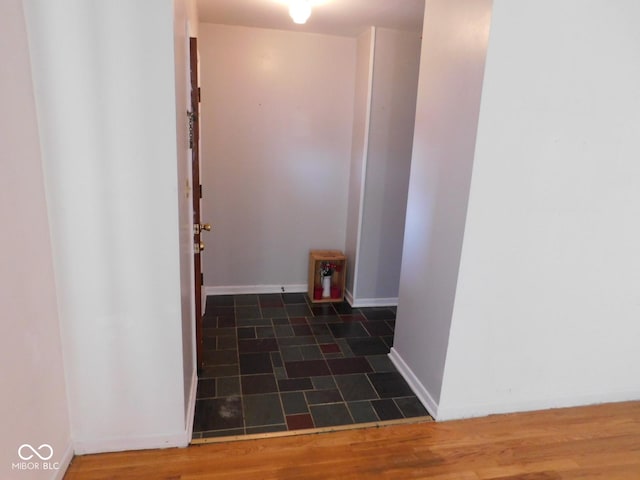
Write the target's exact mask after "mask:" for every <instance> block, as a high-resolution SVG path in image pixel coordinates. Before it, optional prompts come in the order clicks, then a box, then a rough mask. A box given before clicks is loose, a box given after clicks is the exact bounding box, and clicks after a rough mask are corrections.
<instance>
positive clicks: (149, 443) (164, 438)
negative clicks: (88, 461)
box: [56, 368, 198, 480]
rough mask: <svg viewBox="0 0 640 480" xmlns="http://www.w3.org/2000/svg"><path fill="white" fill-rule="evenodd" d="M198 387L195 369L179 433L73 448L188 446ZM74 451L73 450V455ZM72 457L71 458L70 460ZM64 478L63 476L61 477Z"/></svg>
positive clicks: (109, 449)
mask: <svg viewBox="0 0 640 480" xmlns="http://www.w3.org/2000/svg"><path fill="white" fill-rule="evenodd" d="M197 389H198V374H197V371H196V369H195V368H194V369H193V373H192V380H191V389H190V391H189V399H188V403H187V405H186V407H187V408H186V415H185V425H184V430H183V431H182V432H179V433H173V434H166V435H149V436H140V437H112V438H106V439H98V440H76V441H74V443H73V450H75V454H76V455H87V454H91V453H106V452H122V451H126V450H149V449H154V448H173V447H186V446H188V445H189V443H191V437H192V435H193V418H194V415H195V406H196V392H197ZM72 456H73V451H72V452H71V457H72ZM70 460H71V458H69V461H70ZM60 478H61V479H62V477H60ZM56 480H57V479H56Z"/></svg>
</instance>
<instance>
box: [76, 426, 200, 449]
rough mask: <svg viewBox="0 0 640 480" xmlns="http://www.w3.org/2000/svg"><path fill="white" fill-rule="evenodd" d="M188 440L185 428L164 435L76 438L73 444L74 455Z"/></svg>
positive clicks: (181, 444) (177, 444) (165, 445)
mask: <svg viewBox="0 0 640 480" xmlns="http://www.w3.org/2000/svg"><path fill="white" fill-rule="evenodd" d="M190 441H191V438H190V437H189V436H188V435H187V429H186V428H185V430H184V431H182V432H180V433H168V434H165V435H148V436H140V437H111V438H101V439H97V440H76V441H75V442H74V444H73V445H74V450H75V453H76V455H88V454H91V453H107V452H124V451H126V450H150V449H155V448H172V447H186V446H187V445H189V442H190Z"/></svg>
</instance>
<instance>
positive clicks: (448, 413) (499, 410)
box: [437, 391, 640, 421]
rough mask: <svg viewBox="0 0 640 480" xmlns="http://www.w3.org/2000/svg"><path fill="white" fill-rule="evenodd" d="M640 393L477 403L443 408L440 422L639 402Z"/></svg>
mask: <svg viewBox="0 0 640 480" xmlns="http://www.w3.org/2000/svg"><path fill="white" fill-rule="evenodd" d="M638 399H640V391H619V392H612V393H605V394H589V393H586V394H582V395H576V396H568V397H556V398H539V399H532V400H521V401H508V402H495V403H476V404H472V405H463V406H454V407H446V406H444V407H441V408H440V411H439V414H438V419H437V420H438V421H445V420H459V419H463V418H473V417H486V416H487V415H496V414H505V413H515V412H531V411H535V410H550V409H554V408H568V407H579V406H586V405H597V404H602V403H618V402H628V401H637V400H638Z"/></svg>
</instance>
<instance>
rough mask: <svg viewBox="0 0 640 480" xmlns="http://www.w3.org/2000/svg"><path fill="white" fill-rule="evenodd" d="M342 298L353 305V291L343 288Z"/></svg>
mask: <svg viewBox="0 0 640 480" xmlns="http://www.w3.org/2000/svg"><path fill="white" fill-rule="evenodd" d="M344 299H345V300H346V301H347V303H348V304H349V305H351V306H352V307H353V293H351V290H349V289H348V288H345V289H344Z"/></svg>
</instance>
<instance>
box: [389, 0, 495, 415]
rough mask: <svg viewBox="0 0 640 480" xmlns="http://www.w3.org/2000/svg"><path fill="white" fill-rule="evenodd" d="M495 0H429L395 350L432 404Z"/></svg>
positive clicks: (450, 301) (442, 359)
mask: <svg viewBox="0 0 640 480" xmlns="http://www.w3.org/2000/svg"><path fill="white" fill-rule="evenodd" d="M490 17H491V0H482V1H479V0H465V1H457V2H450V1H448V0H427V2H426V5H425V17H424V27H423V39H422V51H421V59H420V78H419V82H418V100H417V110H416V120H415V133H414V142H413V154H412V161H411V173H410V180H409V196H408V203H407V215H406V227H405V233H404V250H403V257H402V270H401V276H400V294H399V302H398V313H397V323H396V332H395V339H394V348H393V350H392V354H391V355H392V358H393V359H394V361H395V362H396V364H397V365H398V366H399V367H400V369H401V371H402V372H403V373H404V374H405V376H406V377H407V378H408V379H410V381H411V382H412V383H413V386H414V389H415V390H416V393H417V394H419V395H420V398H421V399H422V400H423V402H424V403H425V404H427V406H428V407H429V409H430V411H431V412H432V413H435V411H434V410H435V409H436V406H437V403H438V402H439V399H440V391H441V385H442V379H443V372H444V366H445V358H446V352H447V342H448V337H449V328H450V326H451V313H452V310H453V302H454V298H455V290H456V280H457V276H458V266H459V262H460V251H461V247H462V238H463V233H464V224H465V214H466V209H467V199H468V192H469V182H470V177H471V169H472V165H473V156H474V149H475V139H476V130H477V125H478V113H479V110H480V93H481V87H482V80H483V72H484V63H485V52H486V46H487V41H488V34H489V24H490Z"/></svg>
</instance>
